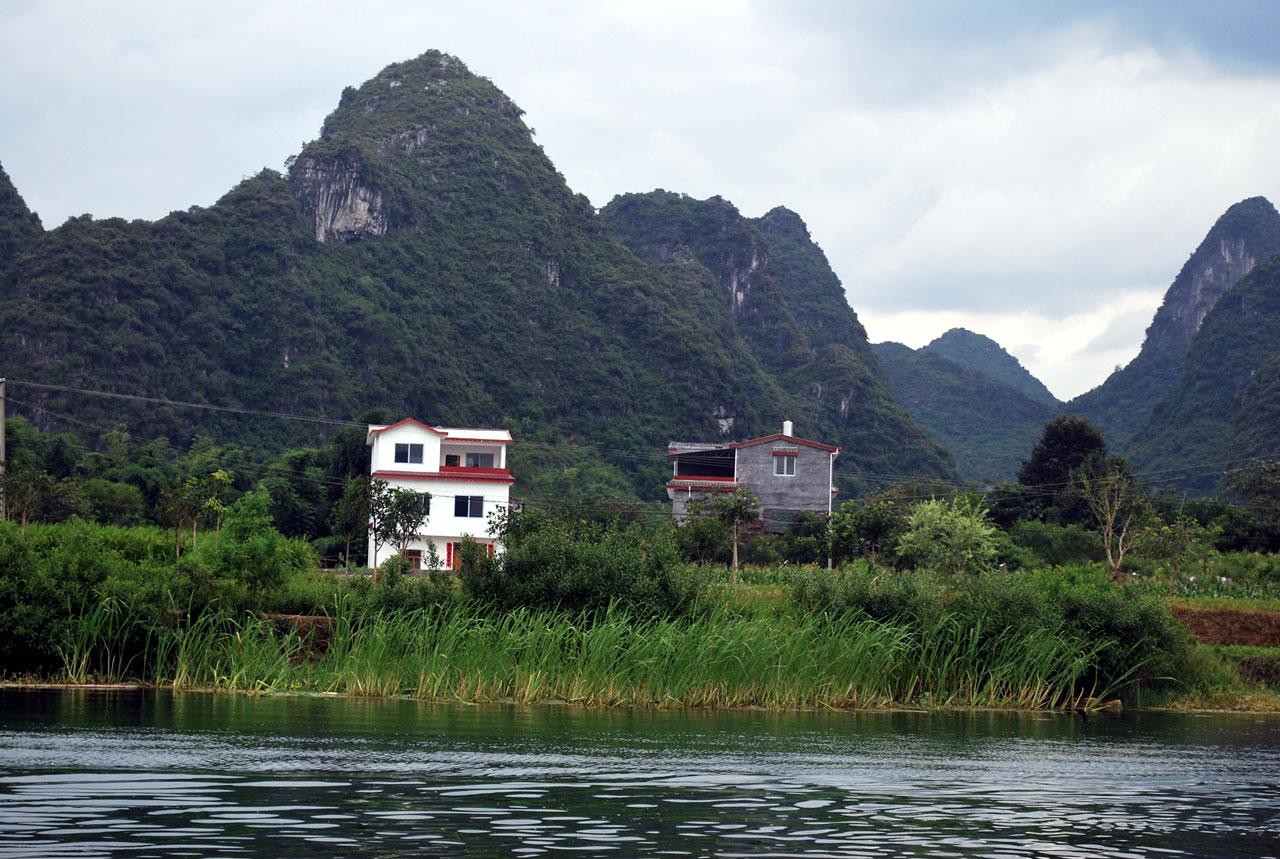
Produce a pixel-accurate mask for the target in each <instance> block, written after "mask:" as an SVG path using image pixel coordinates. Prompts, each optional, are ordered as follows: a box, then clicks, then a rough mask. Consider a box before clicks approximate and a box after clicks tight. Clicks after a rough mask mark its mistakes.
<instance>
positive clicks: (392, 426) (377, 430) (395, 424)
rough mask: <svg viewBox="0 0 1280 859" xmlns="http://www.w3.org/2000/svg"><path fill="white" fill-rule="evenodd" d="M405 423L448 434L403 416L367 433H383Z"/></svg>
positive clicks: (438, 433)
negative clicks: (401, 418)
mask: <svg viewBox="0 0 1280 859" xmlns="http://www.w3.org/2000/svg"><path fill="white" fill-rule="evenodd" d="M405 424H413V425H414V426H416V427H421V428H422V429H424V430H430V431H431V432H433V433H435V434H436V435H443V436H447V435H448V433H446V432H441V431H440V430H438V429H436V428H435V427H429V426H427V425H426V424H424V423H423V422H422V421H419V420H414V419H413V418H404V419H403V420H398V421H396V422H395V423H393V424H387V425H386V426H384V427H380V428H379V429H371V430H369V434H370V435H378V434H379V433H384V432H386V431H387V430H393V429H395V428H396V427H400V426H404V425H405Z"/></svg>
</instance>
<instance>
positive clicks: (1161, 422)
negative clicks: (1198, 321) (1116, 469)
mask: <svg viewBox="0 0 1280 859" xmlns="http://www.w3.org/2000/svg"><path fill="white" fill-rule="evenodd" d="M1126 453H1128V454H1129V456H1130V457H1131V459H1132V460H1133V462H1134V463H1135V464H1136V465H1137V466H1138V467H1140V468H1141V469H1142V470H1143V471H1145V472H1147V473H1148V474H1150V475H1151V476H1152V477H1153V478H1154V479H1156V480H1158V481H1159V482H1161V483H1163V484H1166V485H1173V486H1178V487H1182V488H1187V489H1191V490H1194V491H1195V492H1197V493H1200V494H1205V493H1209V492H1212V491H1213V490H1214V489H1215V488H1217V486H1218V485H1219V484H1220V482H1221V478H1222V472H1223V471H1224V470H1226V469H1228V468H1231V467H1236V466H1238V465H1241V464H1243V461H1244V460H1247V459H1249V458H1253V457H1259V458H1267V459H1276V458H1280V254H1276V255H1273V256H1271V257H1270V258H1269V259H1267V260H1266V261H1264V262H1262V263H1260V264H1259V265H1257V266H1256V267H1254V268H1253V269H1252V270H1251V271H1250V272H1249V273H1248V274H1247V275H1245V276H1244V277H1242V278H1241V279H1240V280H1239V281H1238V282H1237V283H1236V284H1235V286H1233V287H1232V288H1231V289H1230V290H1228V291H1227V292H1226V293H1225V294H1224V295H1223V296H1222V297H1221V298H1219V299H1218V301H1217V303H1216V304H1215V305H1214V306H1213V309H1212V310H1210V311H1209V312H1208V313H1207V314H1206V315H1205V317H1204V322H1203V324H1202V325H1201V326H1200V328H1199V330H1198V331H1197V332H1196V334H1195V336H1194V337H1193V339H1192V341H1191V344H1190V346H1189V348H1188V350H1187V358H1186V362H1185V365H1184V367H1183V370H1182V373H1181V374H1180V375H1179V377H1178V380H1177V383H1176V384H1175V385H1174V387H1173V390H1171V391H1170V392H1169V393H1168V394H1167V395H1165V396H1164V397H1162V398H1161V399H1160V401H1159V402H1157V403H1156V405H1155V407H1154V409H1153V410H1152V414H1151V418H1150V420H1148V422H1147V423H1146V424H1145V425H1144V426H1143V428H1142V429H1141V430H1140V431H1139V432H1138V433H1137V435H1135V436H1134V438H1133V439H1132V440H1131V441H1130V442H1129V444H1128V445H1127V446H1126Z"/></svg>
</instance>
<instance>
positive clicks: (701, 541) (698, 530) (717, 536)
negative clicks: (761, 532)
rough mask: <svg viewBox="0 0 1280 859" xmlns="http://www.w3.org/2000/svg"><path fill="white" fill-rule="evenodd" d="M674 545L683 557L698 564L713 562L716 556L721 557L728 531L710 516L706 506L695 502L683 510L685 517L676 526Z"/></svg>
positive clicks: (720, 522)
mask: <svg viewBox="0 0 1280 859" xmlns="http://www.w3.org/2000/svg"><path fill="white" fill-rule="evenodd" d="M675 531H676V545H678V546H679V547H680V552H681V554H682V555H684V557H686V558H689V559H691V560H695V561H697V562H698V563H700V564H707V563H710V562H711V561H714V560H715V559H716V557H717V556H720V557H723V555H722V554H721V553H722V552H723V551H724V547H725V543H726V542H728V540H729V529H728V528H727V527H725V524H724V522H722V521H720V519H719V518H717V517H715V516H712V515H711V511H710V510H709V509H708V505H707V504H706V503H704V502H701V501H695V502H693V503H692V504H690V505H689V506H688V507H687V508H686V510H685V517H684V519H683V520H682V521H681V522H680V524H679V525H677V526H676V529H675Z"/></svg>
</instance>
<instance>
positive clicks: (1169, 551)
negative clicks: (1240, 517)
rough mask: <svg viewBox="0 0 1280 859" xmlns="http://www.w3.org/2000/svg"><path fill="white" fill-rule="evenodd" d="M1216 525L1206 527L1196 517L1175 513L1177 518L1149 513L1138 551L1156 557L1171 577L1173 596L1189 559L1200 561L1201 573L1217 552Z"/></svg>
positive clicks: (1138, 543)
mask: <svg viewBox="0 0 1280 859" xmlns="http://www.w3.org/2000/svg"><path fill="white" fill-rule="evenodd" d="M1215 536H1216V535H1215V533H1214V529H1212V528H1206V527H1204V526H1203V525H1201V524H1200V523H1199V522H1197V521H1196V520H1195V519H1194V518H1192V517H1190V516H1185V515H1175V516H1174V517H1173V521H1165V520H1164V519H1161V518H1160V517H1158V516H1151V517H1149V520H1148V522H1147V523H1146V525H1145V527H1143V528H1142V529H1141V531H1140V533H1139V534H1138V539H1137V548H1136V549H1135V551H1136V552H1137V553H1138V554H1139V555H1141V556H1143V557H1145V558H1147V559H1149V560H1151V561H1153V562H1154V563H1155V564H1156V565H1157V567H1158V569H1159V571H1160V572H1162V573H1163V574H1164V575H1165V577H1166V578H1168V580H1169V595H1170V596H1173V590H1174V585H1175V584H1177V581H1178V573H1179V571H1180V570H1181V569H1182V567H1183V566H1184V565H1186V564H1188V563H1195V564H1198V565H1199V567H1200V571H1201V574H1202V575H1203V572H1204V568H1205V566H1206V565H1207V564H1208V561H1209V557H1210V555H1212V554H1213V551H1214V550H1213V538H1214V537H1215Z"/></svg>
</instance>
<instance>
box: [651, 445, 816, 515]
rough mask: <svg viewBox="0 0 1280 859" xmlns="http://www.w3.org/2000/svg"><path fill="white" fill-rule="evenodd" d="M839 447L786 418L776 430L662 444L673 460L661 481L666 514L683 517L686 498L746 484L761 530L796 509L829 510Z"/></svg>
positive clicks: (795, 511) (689, 499) (685, 509)
mask: <svg viewBox="0 0 1280 859" xmlns="http://www.w3.org/2000/svg"><path fill="white" fill-rule="evenodd" d="M839 453H840V448H838V447H832V446H831V445H827V444H821V443H819V442H816V441H809V440H808V439H803V438H796V437H795V436H793V435H792V434H791V421H783V423H782V432H781V433H779V434H777V435H770V436H765V437H764V438H756V439H751V440H750V441H739V442H731V443H728V444H714V443H698V442H679V441H673V442H671V443H670V444H669V445H668V446H667V459H668V460H669V461H671V462H672V463H673V465H674V472H673V475H672V478H671V480H670V481H668V483H667V497H668V498H670V499H671V515H672V516H674V517H675V518H676V519H683V518H684V517H685V515H686V511H687V510H688V507H689V503H690V502H692V501H699V500H704V499H708V498H710V497H712V496H713V495H714V494H715V493H717V492H731V491H733V490H735V489H738V488H743V489H749V490H750V491H751V492H752V493H754V494H755V496H756V497H757V498H759V499H760V518H761V519H762V520H763V522H764V528H765V530H766V531H782V530H785V529H786V527H787V526H788V525H790V524H791V523H792V522H794V521H795V518H796V514H797V513H800V512H801V511H814V512H817V513H826V514H829V513H830V512H831V501H832V497H833V496H834V495H835V493H836V490H835V487H834V486H832V483H831V477H832V470H833V469H834V467H835V460H836V456H838V455H839Z"/></svg>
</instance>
